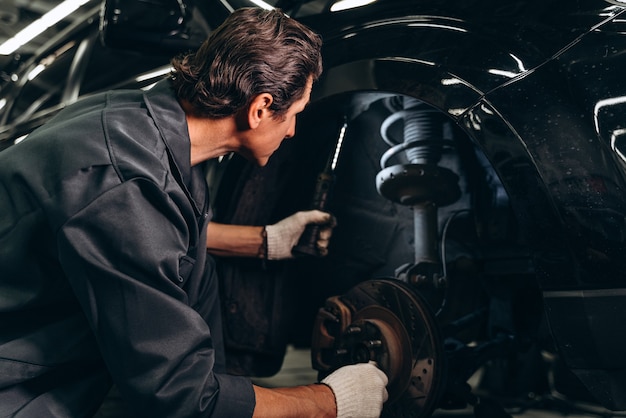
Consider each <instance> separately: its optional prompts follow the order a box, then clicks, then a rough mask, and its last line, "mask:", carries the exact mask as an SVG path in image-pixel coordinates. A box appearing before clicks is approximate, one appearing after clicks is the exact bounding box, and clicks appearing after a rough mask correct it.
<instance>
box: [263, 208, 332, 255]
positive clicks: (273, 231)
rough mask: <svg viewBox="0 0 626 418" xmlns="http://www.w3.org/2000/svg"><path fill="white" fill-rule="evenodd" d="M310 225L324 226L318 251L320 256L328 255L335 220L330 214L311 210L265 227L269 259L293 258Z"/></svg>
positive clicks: (320, 234) (321, 229) (318, 241)
mask: <svg viewBox="0 0 626 418" xmlns="http://www.w3.org/2000/svg"><path fill="white" fill-rule="evenodd" d="M308 224H318V225H322V227H321V228H320V233H319V238H318V240H317V249H318V251H319V253H320V255H326V254H327V253H328V242H329V240H330V236H331V235H332V230H333V227H334V226H335V220H334V218H333V216H332V215H331V214H330V213H327V212H322V211H319V210H309V211H304V212H296V213H294V214H293V215H291V216H289V217H287V218H285V219H283V220H281V221H279V222H277V223H275V224H274V225H267V226H266V227H265V232H266V234H267V259H268V260H284V259H287V258H293V254H292V253H291V250H292V248H293V247H294V246H295V245H296V244H297V243H298V240H299V239H300V236H301V235H302V233H303V232H304V228H305V227H306V226H307V225H308Z"/></svg>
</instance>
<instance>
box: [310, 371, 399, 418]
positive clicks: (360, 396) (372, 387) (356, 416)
mask: <svg viewBox="0 0 626 418" xmlns="http://www.w3.org/2000/svg"><path fill="white" fill-rule="evenodd" d="M321 383H324V384H325V385H327V386H329V387H330V388H331V389H332V391H333V393H334V394H335V402H336V403H337V418H370V417H371V418H376V417H379V416H380V414H381V412H382V410H383V403H384V402H386V401H387V398H388V397H389V395H388V394H387V388H386V386H387V383H388V379H387V375H385V373H384V372H383V371H382V370H380V369H379V368H378V367H376V363H374V362H373V361H370V362H369V363H357V364H353V365H350V366H343V367H341V368H339V369H337V370H335V371H334V372H333V373H331V374H330V375H328V376H327V377H326V378H324V379H323V380H322V381H321Z"/></svg>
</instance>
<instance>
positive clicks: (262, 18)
mask: <svg viewBox="0 0 626 418" xmlns="http://www.w3.org/2000/svg"><path fill="white" fill-rule="evenodd" d="M321 45H322V40H321V38H320V36H319V35H317V34H316V33H315V32H313V31H312V30H311V29H309V28H307V27H306V26H304V25H303V24H301V23H299V22H298V21H296V20H294V19H291V18H289V17H288V16H286V15H285V14H283V13H282V12H281V11H280V10H264V9H261V8H242V9H237V10H235V11H234V12H233V13H232V14H231V15H229V17H228V18H227V19H226V20H225V21H224V23H222V24H221V25H220V26H219V27H218V28H216V29H215V30H214V31H213V32H211V34H210V36H209V37H208V39H207V40H206V41H205V42H204V43H203V44H202V46H201V47H200V48H199V49H198V51H197V52H195V53H188V54H184V55H180V56H178V57H176V58H174V59H173V60H172V66H173V67H174V70H173V71H172V75H171V79H172V85H173V87H174V89H175V91H176V94H177V96H178V98H179V99H182V100H186V101H188V102H189V103H191V104H192V106H193V108H194V112H195V113H196V114H197V115H199V116H208V117H216V118H219V117H225V116H230V115H233V114H235V113H237V111H239V110H240V109H243V108H244V107H246V106H247V105H248V104H249V103H250V102H251V101H252V99H253V98H254V97H255V96H257V95H259V94H261V93H269V94H271V95H272V97H273V99H274V101H273V103H272V105H271V106H270V110H272V111H273V112H274V116H275V117H279V116H281V115H283V114H284V113H285V112H286V111H287V110H288V109H289V107H290V106H291V105H292V104H293V103H294V102H295V101H296V100H298V99H300V98H302V96H303V95H304V89H305V86H306V82H307V80H308V78H309V77H313V80H317V78H318V77H319V76H320V74H321V72H322V59H321V52H320V49H321Z"/></svg>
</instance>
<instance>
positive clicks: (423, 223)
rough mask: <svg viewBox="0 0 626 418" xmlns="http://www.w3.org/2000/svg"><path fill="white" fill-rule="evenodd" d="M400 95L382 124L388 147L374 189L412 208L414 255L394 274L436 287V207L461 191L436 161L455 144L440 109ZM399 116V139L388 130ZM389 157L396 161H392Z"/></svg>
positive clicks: (454, 198) (452, 175) (454, 178)
mask: <svg viewBox="0 0 626 418" xmlns="http://www.w3.org/2000/svg"><path fill="white" fill-rule="evenodd" d="M401 99H402V104H401V106H402V108H401V109H400V110H397V111H395V112H394V113H392V114H391V116H389V117H388V118H387V119H386V120H385V121H384V122H383V124H382V125H381V136H382V138H383V140H384V141H385V142H386V143H388V144H389V145H390V148H389V150H387V151H386V152H385V153H384V154H383V156H382V157H381V160H380V165H381V171H380V172H379V173H378V175H377V176H376V188H377V190H378V192H379V194H380V195H381V196H383V197H385V198H387V199H389V200H391V201H393V202H395V203H399V204H402V205H406V206H411V207H412V209H413V222H414V234H415V241H414V247H415V248H414V250H415V259H414V263H412V264H407V265H405V266H404V267H403V268H401V269H399V271H398V272H397V273H396V274H397V276H398V277H399V278H401V279H403V280H406V281H409V282H411V283H414V284H425V283H426V284H429V285H431V287H432V286H433V285H434V286H435V287H436V286H437V285H438V284H439V283H440V282H441V280H440V279H441V278H442V274H441V270H442V269H441V262H442V260H440V257H439V253H438V251H437V244H438V226H439V223H438V209H439V208H440V207H442V206H447V205H450V204H452V203H454V202H456V201H457V200H458V199H459V197H460V196H461V190H460V188H459V185H458V182H459V177H458V176H457V174H456V173H454V172H453V171H451V170H449V169H447V168H445V167H443V166H441V165H439V161H440V159H441V156H442V154H443V153H444V151H446V150H447V149H450V148H453V145H454V144H453V142H452V141H451V140H449V139H446V138H445V135H444V126H445V123H444V121H443V120H442V117H443V116H442V115H441V114H440V112H437V111H436V110H434V109H431V108H429V107H427V106H426V105H424V104H423V103H421V102H420V101H418V100H416V99H414V98H411V97H402V98H401ZM396 107H399V106H396ZM398 121H403V122H404V125H403V140H402V141H397V140H394V139H393V138H392V135H391V134H390V131H391V127H392V125H394V124H395V123H396V122H398ZM392 158H395V159H399V160H400V162H399V163H398V164H394V165H390V164H389V163H390V161H391V160H392ZM443 262H445V260H443Z"/></svg>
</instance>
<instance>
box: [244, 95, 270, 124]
mask: <svg viewBox="0 0 626 418" xmlns="http://www.w3.org/2000/svg"><path fill="white" fill-rule="evenodd" d="M273 101H274V98H273V97H272V95H271V94H269V93H261V94H259V95H258V96H256V97H255V98H254V99H252V102H251V103H250V107H249V108H248V124H249V125H250V128H252V129H255V128H257V127H258V126H259V124H260V123H261V121H262V120H263V119H265V118H269V117H271V116H272V111H271V110H270V106H271V105H272V102H273Z"/></svg>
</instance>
